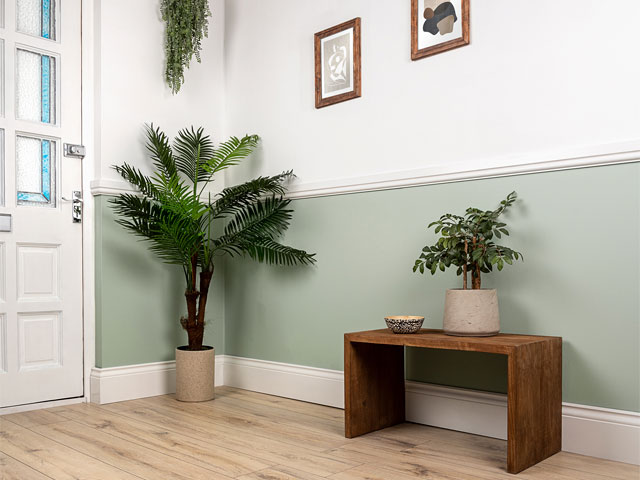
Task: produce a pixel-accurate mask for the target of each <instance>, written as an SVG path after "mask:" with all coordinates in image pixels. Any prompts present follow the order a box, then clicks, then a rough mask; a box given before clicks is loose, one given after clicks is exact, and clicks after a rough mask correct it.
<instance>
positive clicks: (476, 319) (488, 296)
mask: <svg viewBox="0 0 640 480" xmlns="http://www.w3.org/2000/svg"><path fill="white" fill-rule="evenodd" d="M443 329H444V333H446V334H447V335H458V336H461V337H490V336H492V335H497V334H498V332H499V331H500V314H499V312H498V291H497V290H495V289H490V290H489V289H487V290H484V289H482V290H462V289H452V290H447V293H446V295H445V300H444V321H443Z"/></svg>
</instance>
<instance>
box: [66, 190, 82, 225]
mask: <svg viewBox="0 0 640 480" xmlns="http://www.w3.org/2000/svg"><path fill="white" fill-rule="evenodd" d="M62 200H64V201H65V202H71V219H72V221H73V223H81V222H82V192H81V191H80V190H74V191H73V192H71V198H65V197H62Z"/></svg>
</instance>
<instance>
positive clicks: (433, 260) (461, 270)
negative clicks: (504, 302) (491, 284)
mask: <svg viewBox="0 0 640 480" xmlns="http://www.w3.org/2000/svg"><path fill="white" fill-rule="evenodd" d="M516 199H517V194H516V192H511V193H510V194H509V195H507V198H506V199H505V200H502V201H501V202H500V206H498V208H496V209H495V210H480V209H478V208H467V210H466V213H465V214H464V216H460V215H453V214H450V213H446V214H444V215H442V216H441V217H440V219H439V220H436V221H435V222H431V223H430V224H429V227H428V228H431V227H435V233H436V234H440V238H438V241H437V242H436V243H435V244H434V245H427V246H426V247H424V248H423V249H422V253H421V254H420V257H419V258H418V259H417V260H416V261H415V264H414V265H413V271H414V272H418V271H419V272H420V273H424V272H425V271H429V272H431V274H432V275H434V274H435V273H436V272H437V271H438V270H440V271H442V272H444V271H445V270H446V269H447V268H449V267H451V266H455V267H457V271H456V273H457V274H458V275H462V289H449V290H447V293H446V295H445V305H444V320H443V329H444V332H445V333H447V334H449V335H460V336H491V335H496V334H497V333H498V332H499V331H500V315H499V310H498V293H497V291H496V290H495V289H482V281H481V275H482V274H483V273H491V272H492V271H493V268H494V267H496V268H497V269H498V271H501V270H502V269H503V267H504V265H505V264H508V265H512V264H513V261H514V260H519V259H522V260H524V258H523V257H522V254H521V253H520V252H516V251H515V250H512V249H510V248H509V247H505V246H503V245H498V244H496V243H495V242H494V238H497V239H500V238H502V236H503V235H506V236H508V235H509V231H508V230H507V229H506V226H507V224H506V223H504V222H501V221H500V220H499V217H500V216H501V215H502V214H503V213H504V212H505V211H506V210H507V209H508V208H509V207H510V206H512V205H513V204H514V203H515V201H516ZM469 273H471V289H468V288H467V287H468V283H467V282H468V276H469Z"/></svg>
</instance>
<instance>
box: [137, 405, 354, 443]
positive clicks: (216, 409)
mask: <svg viewBox="0 0 640 480" xmlns="http://www.w3.org/2000/svg"><path fill="white" fill-rule="evenodd" d="M136 402H137V404H141V405H148V406H151V407H155V408H163V409H166V411H167V414H169V415H170V413H169V412H171V411H173V412H182V413H187V414H191V415H206V416H207V418H209V419H210V420H211V421H215V422H217V423H219V424H220V425H224V426H227V427H231V428H234V429H237V430H242V431H245V432H248V431H250V432H251V433H252V434H253V435H260V436H263V437H265V438H273V437H274V435H275V436H277V437H278V439H279V440H280V441H282V442H285V443H290V444H292V445H300V444H303V445H304V446H305V447H306V448H309V449H313V450H316V451H319V452H321V451H323V450H326V449H327V448H333V447H337V446H340V445H342V444H343V443H345V441H346V439H345V438H344V436H343V435H342V434H340V433H339V432H336V431H331V430H329V429H327V430H326V431H324V432H322V431H319V430H317V429H316V430H313V431H312V432H309V430H310V429H309V428H308V427H304V426H302V425H294V424H292V423H291V422H282V421H281V422H279V421H278V418H277V417H275V418H273V419H270V418H267V416H258V415H255V414H251V413H248V412H244V411H235V412H233V411H230V410H229V409H227V408H224V407H223V406H217V405H216V403H215V400H212V401H210V402H202V403H198V404H194V403H185V402H176V401H175V399H173V398H171V397H168V396H162V397H149V398H145V399H141V400H136Z"/></svg>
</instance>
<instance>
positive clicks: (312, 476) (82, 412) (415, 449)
mask: <svg viewBox="0 0 640 480" xmlns="http://www.w3.org/2000/svg"><path fill="white" fill-rule="evenodd" d="M342 428H343V412H342V411H341V410H338V409H335V408H330V407H324V406H321V405H314V404H309V403H304V402H298V401H295V400H290V399H285V398H280V397H272V396H268V395H263V394H259V393H255V392H246V391H243V390H239V389H235V388H229V387H224V388H220V389H218V390H217V398H216V400H213V401H211V402H204V403H193V404H189V403H182V402H177V401H176V400H175V398H173V396H162V397H155V398H148V399H141V400H134V401H129V402H122V403H116V404H110V405H103V406H96V405H86V404H79V405H69V406H63V407H56V408H54V409H49V410H39V411H35V412H26V413H20V414H13V415H6V416H4V417H0V479H1V480H47V479H53V480H78V479H82V480H103V479H104V480H107V479H108V480H120V479H122V480H140V479H143V480H163V479H178V480H180V479H182V480H186V479H190V480H191V479H195V480H198V479H206V480H216V479H220V480H228V479H230V478H235V479H239V480H294V479H295V480H320V479H322V478H330V479H334V480H378V479H384V480H393V479H397V480H409V479H416V478H421V479H430V480H508V479H513V478H518V479H521V480H640V467H638V466H635V465H627V464H622V463H617V462H611V461H607V460H600V459H597V458H592V457H584V456H581V455H575V454H571V453H566V452H561V453H559V454H556V455H554V456H553V457H550V458H548V459H546V460H544V461H543V462H541V463H539V464H537V465H535V466H533V467H531V468H529V469H527V470H525V471H524V472H521V473H520V474H518V475H510V474H508V473H506V442H505V441H504V440H497V439H493V438H487V437H481V436H477V435H469V434H465V433H461V432H454V431H451V430H443V429H439V428H434V427H427V426H423V425H417V424H411V423H405V424H401V425H397V426H394V427H391V428H388V429H384V430H380V431H377V432H372V433H370V434H367V435H364V436H361V437H358V438H355V439H351V440H349V439H346V438H344V431H343V430H342Z"/></svg>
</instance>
